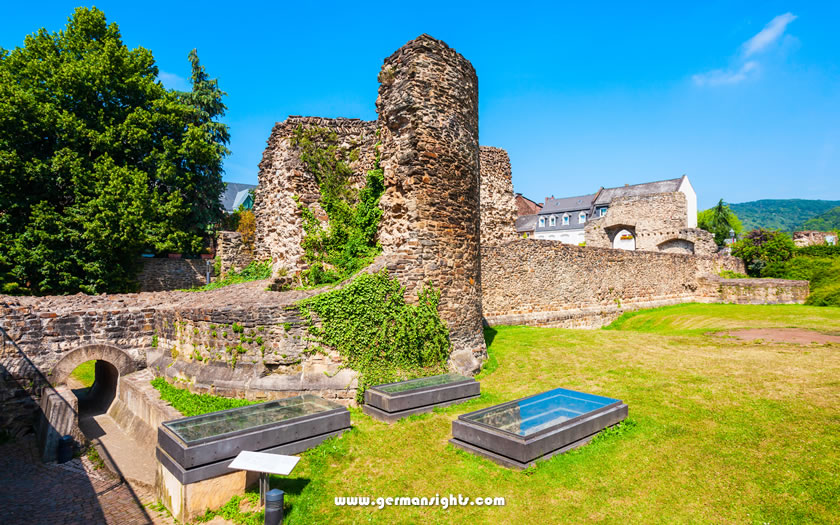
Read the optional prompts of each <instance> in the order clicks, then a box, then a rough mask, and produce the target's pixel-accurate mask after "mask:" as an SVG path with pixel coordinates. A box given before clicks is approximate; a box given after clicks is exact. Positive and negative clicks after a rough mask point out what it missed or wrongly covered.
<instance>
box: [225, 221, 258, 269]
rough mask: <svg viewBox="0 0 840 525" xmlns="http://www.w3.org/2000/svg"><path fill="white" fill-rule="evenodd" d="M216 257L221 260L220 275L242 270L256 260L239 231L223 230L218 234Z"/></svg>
mask: <svg viewBox="0 0 840 525" xmlns="http://www.w3.org/2000/svg"><path fill="white" fill-rule="evenodd" d="M216 257H217V258H218V260H219V263H220V264H219V276H222V275H225V274H226V273H228V272H229V271H231V270H233V271H237V272H238V271H241V270H242V269H243V268H245V267H246V266H248V265H249V264H250V263H251V261H253V260H254V254H253V253H251V250H250V249H249V248H248V247H247V246H245V243H243V242H242V234H241V233H239V232H231V231H221V232H219V233H218V235H217V236H216Z"/></svg>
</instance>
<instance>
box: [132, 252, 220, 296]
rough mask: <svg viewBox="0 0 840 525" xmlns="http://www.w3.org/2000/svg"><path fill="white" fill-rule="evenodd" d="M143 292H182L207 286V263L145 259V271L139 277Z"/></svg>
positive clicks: (186, 260)
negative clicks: (182, 290)
mask: <svg viewBox="0 0 840 525" xmlns="http://www.w3.org/2000/svg"><path fill="white" fill-rule="evenodd" d="M137 281H138V282H139V283H140V291H141V292H163V291H167V290H181V289H184V288H193V287H196V286H202V285H204V284H207V263H206V261H205V260H204V259H151V258H143V269H142V270H140V274H139V275H138V276H137Z"/></svg>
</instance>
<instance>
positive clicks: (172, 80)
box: [158, 70, 192, 91]
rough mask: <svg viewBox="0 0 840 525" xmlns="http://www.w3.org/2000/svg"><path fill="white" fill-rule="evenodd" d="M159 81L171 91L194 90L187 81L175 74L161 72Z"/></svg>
mask: <svg viewBox="0 0 840 525" xmlns="http://www.w3.org/2000/svg"><path fill="white" fill-rule="evenodd" d="M158 79H159V80H160V81H161V82H163V85H164V86H166V87H167V88H169V89H177V90H178V91H189V90H190V89H192V88H191V87H190V83H189V81H187V79H185V78H184V77H181V76H178V75H176V74H175V73H167V72H166V71H163V70H161V71H159V72H158Z"/></svg>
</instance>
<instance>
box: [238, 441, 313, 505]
mask: <svg viewBox="0 0 840 525" xmlns="http://www.w3.org/2000/svg"><path fill="white" fill-rule="evenodd" d="M298 461H300V458H299V457H296V456H283V455H280V454H268V453H266V452H251V451H249V450H243V451H242V452H240V453H239V455H238V456H236V458H234V460H233V461H231V462H230V465H228V468H231V469H236V470H248V471H251V472H259V473H260V506H263V505H265V493H266V492H267V491H268V475H269V474H277V475H279V476H288V475H289V474H291V472H292V470H293V469H294V468H295V465H297V464H298Z"/></svg>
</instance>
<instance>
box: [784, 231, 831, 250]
mask: <svg viewBox="0 0 840 525" xmlns="http://www.w3.org/2000/svg"><path fill="white" fill-rule="evenodd" d="M827 237H834V244H835V245H836V244H840V241H838V239H837V233H835V232H819V231H815V230H806V231H801V232H793V244H795V245H796V246H798V247H800V248H804V247H805V246H814V245H820V244H827V243H828V241H827Z"/></svg>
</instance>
